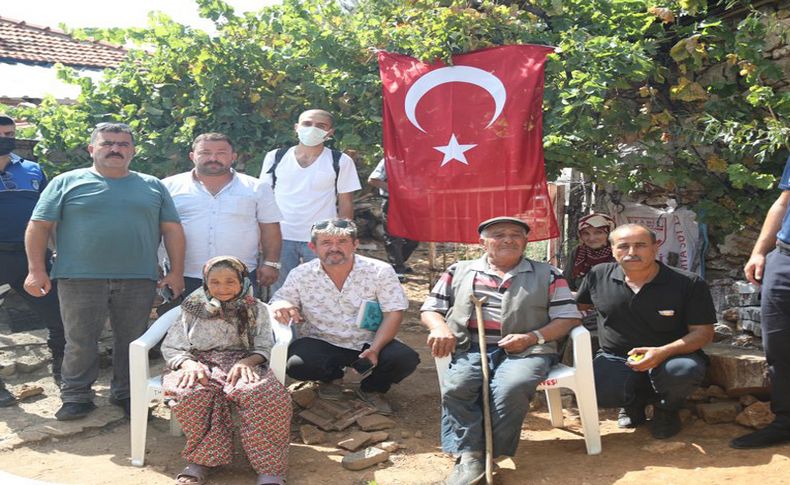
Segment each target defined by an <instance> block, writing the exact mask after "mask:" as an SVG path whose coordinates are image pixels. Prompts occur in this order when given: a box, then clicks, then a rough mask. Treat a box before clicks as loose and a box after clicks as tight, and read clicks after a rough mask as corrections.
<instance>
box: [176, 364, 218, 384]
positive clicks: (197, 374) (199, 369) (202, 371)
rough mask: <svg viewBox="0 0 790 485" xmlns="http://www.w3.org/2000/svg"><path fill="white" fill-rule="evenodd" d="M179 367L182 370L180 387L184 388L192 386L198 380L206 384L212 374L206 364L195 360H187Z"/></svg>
mask: <svg viewBox="0 0 790 485" xmlns="http://www.w3.org/2000/svg"><path fill="white" fill-rule="evenodd" d="M178 368H179V369H180V370H181V371H182V372H181V379H179V381H178V387H180V388H182V389H183V388H192V387H195V384H197V383H198V382H199V383H201V384H203V385H204V386H205V385H206V384H208V376H209V375H211V371H210V370H209V368H208V366H206V364H202V363H200V362H196V361H194V360H185V361H184V362H182V363H181V365H180V366H179V367H178Z"/></svg>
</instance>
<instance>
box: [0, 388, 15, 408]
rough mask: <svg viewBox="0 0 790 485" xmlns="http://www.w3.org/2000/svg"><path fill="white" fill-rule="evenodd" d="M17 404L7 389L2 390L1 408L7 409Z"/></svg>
mask: <svg viewBox="0 0 790 485" xmlns="http://www.w3.org/2000/svg"><path fill="white" fill-rule="evenodd" d="M14 404H16V397H14V395H13V394H11V392H10V391H9V390H8V389H6V388H5V387H2V388H0V408H7V407H8V406H13V405H14Z"/></svg>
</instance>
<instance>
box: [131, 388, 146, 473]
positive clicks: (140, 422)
mask: <svg viewBox="0 0 790 485" xmlns="http://www.w3.org/2000/svg"><path fill="white" fill-rule="evenodd" d="M131 408H132V409H131V413H130V414H131V416H130V423H129V431H130V434H131V438H132V465H133V466H143V465H144V464H145V439H146V434H147V432H148V401H147V400H146V399H145V398H143V399H140V396H136V395H135V394H134V393H133V394H132V403H131Z"/></svg>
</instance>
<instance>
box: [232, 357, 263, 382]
mask: <svg viewBox="0 0 790 485" xmlns="http://www.w3.org/2000/svg"><path fill="white" fill-rule="evenodd" d="M252 359H255V361H258V362H257V363H253V362H252ZM260 360H261V357H260V356H258V355H256V356H250V357H245V358H243V359H241V360H240V361H238V362H236V363H235V364H233V367H231V368H230V370H229V371H228V382H229V383H230V385H231V386H235V385H236V383H237V382H238V381H241V382H242V384H249V383H252V382H258V381H259V380H261V376H260V375H258V372H257V371H256V370H255V367H256V366H257V365H258V364H259V363H260Z"/></svg>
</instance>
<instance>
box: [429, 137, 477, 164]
mask: <svg viewBox="0 0 790 485" xmlns="http://www.w3.org/2000/svg"><path fill="white" fill-rule="evenodd" d="M476 146H477V145H459V144H458V140H457V139H456V138H455V133H453V134H452V135H451V136H450V141H449V142H448V143H447V145H445V146H439V147H433V149H434V150H438V151H440V152H442V153H444V160H442V165H441V166H442V167H444V166H445V165H447V164H448V163H449V162H450V161H451V160H458V161H459V162H461V163H463V164H464V165H469V162H467V161H466V156H465V155H464V152H465V151H467V150H471V149H472V148H474V147H476Z"/></svg>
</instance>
